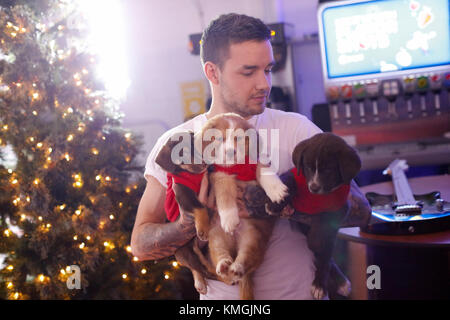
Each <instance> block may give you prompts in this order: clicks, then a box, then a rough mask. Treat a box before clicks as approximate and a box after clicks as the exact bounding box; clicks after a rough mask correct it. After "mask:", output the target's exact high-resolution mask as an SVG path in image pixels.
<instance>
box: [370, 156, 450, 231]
mask: <svg viewBox="0 0 450 320" xmlns="http://www.w3.org/2000/svg"><path fill="white" fill-rule="evenodd" d="M407 169H408V165H407V164H406V160H400V159H395V160H394V161H392V162H391V163H390V164H389V166H388V167H387V168H386V170H384V171H383V173H384V174H390V175H391V176H392V183H393V185H394V189H395V195H381V194H377V193H375V192H368V193H367V194H366V198H367V200H369V203H370V205H371V206H372V217H371V219H370V222H369V224H368V225H367V226H366V227H364V228H361V230H362V231H364V232H367V233H374V234H385V235H408V234H421V233H431V232H438V231H444V230H449V229H450V203H449V202H447V201H444V200H443V199H441V195H440V193H439V192H438V191H434V192H430V193H428V194H422V195H414V194H413V193H412V190H411V187H410V186H409V183H408V179H407V178H406V175H405V171H406V170H407Z"/></svg>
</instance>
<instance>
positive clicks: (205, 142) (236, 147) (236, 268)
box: [196, 113, 287, 299]
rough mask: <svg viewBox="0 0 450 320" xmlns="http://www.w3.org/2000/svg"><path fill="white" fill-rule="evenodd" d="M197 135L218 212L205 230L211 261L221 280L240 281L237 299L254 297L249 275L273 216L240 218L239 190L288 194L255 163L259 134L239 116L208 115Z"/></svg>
mask: <svg viewBox="0 0 450 320" xmlns="http://www.w3.org/2000/svg"><path fill="white" fill-rule="evenodd" d="M196 139H197V141H196V143H201V145H202V148H201V149H202V151H203V157H204V160H206V162H207V163H209V164H211V166H212V167H213V168H214V170H213V172H211V173H210V183H211V187H212V190H211V191H212V192H213V196H214V198H215V202H216V207H217V213H218V214H217V215H215V216H214V217H213V218H212V220H211V224H210V225H211V229H210V231H209V234H208V240H209V243H208V248H209V255H210V259H211V262H212V264H213V266H214V267H215V271H216V274H217V275H218V277H219V279H220V280H222V281H224V282H226V283H229V284H234V283H239V286H240V297H241V299H253V284H252V276H253V273H254V271H255V270H256V269H257V267H258V266H259V265H260V264H261V262H262V260H263V257H264V253H265V250H266V245H267V242H268V240H269V238H270V235H271V233H272V228H273V223H274V220H273V218H265V219H264V218H259V219H255V218H244V219H240V218H239V215H238V211H239V209H238V204H237V190H238V188H241V189H242V190H244V189H245V188H246V186H247V185H249V184H252V185H257V184H259V185H261V187H262V189H264V191H265V193H266V194H267V196H268V197H269V198H270V199H271V201H273V202H274V203H278V202H280V201H282V200H283V199H284V198H285V196H287V187H286V186H285V185H284V184H283V183H282V182H281V180H280V179H279V177H278V176H277V175H276V173H274V172H271V171H270V169H269V168H267V167H264V166H262V165H261V164H259V163H258V162H257V158H258V156H257V152H258V150H257V145H258V139H257V133H256V131H255V129H254V128H253V127H252V126H251V125H250V124H249V123H248V122H247V121H246V120H245V119H244V118H242V117H241V116H239V115H237V114H234V113H225V114H220V115H217V116H215V117H213V118H211V119H209V120H208V121H207V123H206V124H205V125H204V127H203V128H202V130H201V131H200V132H199V134H198V135H197V134H196ZM252 140H253V141H252ZM255 143H256V146H255ZM255 148H256V152H255Z"/></svg>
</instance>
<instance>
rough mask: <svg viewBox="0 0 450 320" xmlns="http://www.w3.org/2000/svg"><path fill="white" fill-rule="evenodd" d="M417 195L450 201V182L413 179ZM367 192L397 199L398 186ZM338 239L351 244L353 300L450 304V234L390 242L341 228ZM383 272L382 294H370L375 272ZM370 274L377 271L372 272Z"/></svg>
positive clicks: (389, 184) (440, 178)
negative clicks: (435, 193) (430, 194)
mask: <svg viewBox="0 0 450 320" xmlns="http://www.w3.org/2000/svg"><path fill="white" fill-rule="evenodd" d="M408 181H409V184H410V186H411V189H412V191H413V193H415V194H424V193H428V192H431V191H435V190H437V191H440V192H441V198H442V199H444V200H446V201H450V176H449V175H439V176H429V177H420V178H412V179H408ZM361 190H362V191H363V192H364V193H366V192H370V191H371V192H377V193H380V194H393V193H394V187H393V184H392V182H383V183H377V184H373V185H368V186H364V187H361ZM338 239H340V241H343V242H345V244H346V249H347V250H346V251H347V273H348V275H349V278H350V281H351V282H352V294H351V296H350V298H352V299H435V298H436V299H448V298H450V230H448V231H444V232H436V233H428V234H418V235H405V236H390V235H375V234H368V233H365V232H362V231H360V229H359V228H358V227H356V228H341V229H340V231H339V234H338ZM371 265H375V266H378V267H379V270H380V275H381V289H376V288H374V289H368V285H367V281H368V278H369V277H370V276H371V275H372V273H371V272H372V271H370V272H369V273H367V270H368V267H369V266H371ZM369 270H372V269H370V268H369Z"/></svg>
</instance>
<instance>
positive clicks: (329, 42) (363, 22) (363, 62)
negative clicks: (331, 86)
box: [322, 0, 450, 78]
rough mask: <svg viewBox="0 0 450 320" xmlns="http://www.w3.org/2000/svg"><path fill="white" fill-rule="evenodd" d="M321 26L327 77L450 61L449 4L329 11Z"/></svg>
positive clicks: (444, 0) (424, 1) (418, 0)
mask: <svg viewBox="0 0 450 320" xmlns="http://www.w3.org/2000/svg"><path fill="white" fill-rule="evenodd" d="M322 23H323V32H324V34H323V38H324V45H325V54H326V61H327V71H328V77H329V78H337V77H344V76H354V75H363V74H370V73H380V72H389V71H397V70H407V69H414V68H420V67H431V66H437V65H445V64H448V63H450V22H449V0H392V1H371V2H365V3H355V4H348V5H344V6H340V7H329V8H326V9H325V10H324V11H323V12H322Z"/></svg>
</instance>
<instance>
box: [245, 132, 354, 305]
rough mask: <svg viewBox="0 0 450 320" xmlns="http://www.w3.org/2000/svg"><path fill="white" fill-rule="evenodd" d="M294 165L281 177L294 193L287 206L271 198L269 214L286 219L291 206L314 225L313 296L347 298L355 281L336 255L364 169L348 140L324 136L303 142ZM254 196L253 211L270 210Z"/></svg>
mask: <svg viewBox="0 0 450 320" xmlns="http://www.w3.org/2000/svg"><path fill="white" fill-rule="evenodd" d="M292 161H293V163H294V165H295V168H293V169H291V170H289V171H288V172H285V173H284V174H282V175H281V177H280V178H281V180H282V181H283V183H284V184H285V185H286V186H288V188H289V196H288V197H287V198H286V199H285V201H283V203H273V202H271V201H270V200H269V199H268V198H267V197H266V198H265V204H264V206H265V211H266V212H267V213H268V214H271V215H280V213H281V212H282V209H283V208H284V207H285V206H286V205H288V204H289V205H291V206H292V207H293V208H294V209H295V211H296V213H295V214H294V216H296V217H300V219H298V220H300V221H301V220H304V219H301V218H302V217H306V218H307V220H306V221H308V222H309V223H308V224H309V225H308V226H307V227H306V229H305V233H306V234H307V239H308V246H309V248H310V249H311V251H312V252H313V253H314V257H315V261H314V262H315V266H316V271H315V278H314V281H313V284H312V288H311V293H312V295H313V297H314V298H315V299H322V298H323V297H324V296H325V295H326V294H327V292H328V291H330V290H333V291H334V292H338V293H339V294H341V295H344V296H347V295H348V294H349V293H350V288H351V285H350V282H349V281H348V280H347V278H346V277H345V276H344V275H343V274H342V272H341V271H340V270H339V268H338V267H337V266H336V264H335V263H334V261H333V260H332V254H333V249H334V244H335V241H336V236H337V232H338V230H339V227H340V226H341V223H342V221H343V220H344V219H345V217H346V216H347V214H348V209H349V205H348V194H349V191H350V183H351V181H352V179H353V178H355V176H356V175H357V174H358V172H359V170H360V168H361V160H360V158H359V156H358V154H357V152H356V151H355V149H353V148H352V147H351V146H349V145H348V144H347V143H346V142H345V141H344V140H343V139H342V138H340V137H338V136H336V135H334V134H332V133H320V134H317V135H315V136H313V137H311V138H310V139H306V140H304V141H302V142H300V143H299V144H298V145H297V146H296V147H295V149H294V152H293V154H292ZM250 193H254V194H258V193H255V190H253V191H248V192H246V194H247V196H244V199H245V200H246V204H247V208H248V210H249V211H261V210H264V209H262V208H261V201H260V200H258V199H257V198H256V197H253V196H251V195H250ZM259 194H261V192H259ZM258 197H260V196H258ZM256 203H259V205H257V204H256ZM293 219H295V218H294V217H293ZM329 280H330V281H329Z"/></svg>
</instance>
